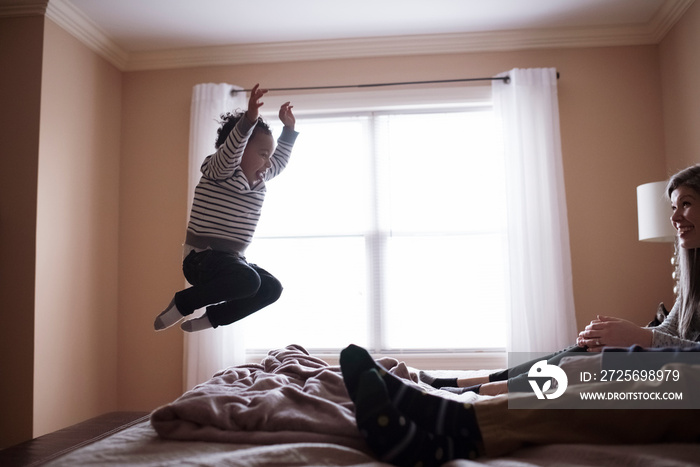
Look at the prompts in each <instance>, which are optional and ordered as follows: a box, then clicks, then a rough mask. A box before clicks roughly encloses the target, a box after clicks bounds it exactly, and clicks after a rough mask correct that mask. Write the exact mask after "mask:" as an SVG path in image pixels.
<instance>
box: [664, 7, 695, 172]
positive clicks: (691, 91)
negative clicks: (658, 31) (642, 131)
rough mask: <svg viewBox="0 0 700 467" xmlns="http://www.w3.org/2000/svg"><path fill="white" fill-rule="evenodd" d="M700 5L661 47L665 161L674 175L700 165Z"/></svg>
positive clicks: (686, 16)
mask: <svg viewBox="0 0 700 467" xmlns="http://www.w3.org/2000/svg"><path fill="white" fill-rule="evenodd" d="M698 48H700V4H698V2H695V3H693V5H692V6H691V7H690V8H689V9H688V11H687V12H686V13H685V15H683V18H681V20H680V22H679V23H678V24H677V25H676V26H675V27H674V28H673V30H672V31H671V33H669V34H668V35H667V36H666V37H665V38H664V40H663V42H662V43H661V46H660V56H661V77H662V83H663V103H664V107H663V108H664V112H663V115H664V127H665V137H666V159H667V162H668V168H669V171H670V172H671V173H672V172H675V171H677V170H679V169H682V168H684V167H687V166H689V165H693V164H697V163H699V162H700V131H698V129H700V86H698V76H700V60H699V59H698Z"/></svg>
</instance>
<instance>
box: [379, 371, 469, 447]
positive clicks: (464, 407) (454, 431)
mask: <svg viewBox="0 0 700 467" xmlns="http://www.w3.org/2000/svg"><path fill="white" fill-rule="evenodd" d="M379 374H380V375H381V377H382V379H383V381H384V383H385V384H386V386H387V388H388V392H389V394H390V395H391V403H392V404H393V405H394V406H395V407H396V408H397V409H398V410H399V411H400V412H401V413H403V414H405V415H406V416H408V417H409V418H410V419H411V420H413V421H414V422H416V423H417V424H418V426H420V427H421V428H423V429H426V430H430V431H431V432H433V433H435V434H438V435H450V436H467V437H470V438H472V439H474V440H475V441H481V432H480V431H479V426H478V424H477V422H476V415H475V413H474V408H473V407H472V405H471V404H469V403H462V402H458V401H454V400H450V399H446V398H444V397H440V396H436V395H434V394H429V393H427V392H425V391H422V390H421V389H419V388H417V387H415V386H412V385H409V384H408V383H405V382H403V381H402V380H401V378H398V377H397V376H394V375H392V374H391V373H389V372H387V371H385V370H383V369H380V370H379Z"/></svg>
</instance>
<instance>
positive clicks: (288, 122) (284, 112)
mask: <svg viewBox="0 0 700 467" xmlns="http://www.w3.org/2000/svg"><path fill="white" fill-rule="evenodd" d="M280 120H281V121H282V123H284V126H285V128H288V129H290V130H293V129H294V124H295V123H296V119H295V118H294V114H293V113H292V106H291V105H289V102H285V103H284V104H282V106H281V107H280Z"/></svg>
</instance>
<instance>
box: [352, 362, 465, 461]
mask: <svg viewBox="0 0 700 467" xmlns="http://www.w3.org/2000/svg"><path fill="white" fill-rule="evenodd" d="M356 396H357V398H356V399H357V400H356V401H355V407H356V418H357V426H358V428H359V429H360V432H361V433H362V435H363V436H364V437H365V439H366V440H367V444H368V445H369V447H370V449H371V450H372V451H373V452H374V453H375V454H376V455H377V456H378V457H379V458H380V459H381V460H382V461H385V462H390V463H392V464H394V465H398V466H415V465H422V466H424V467H431V466H435V467H437V466H440V465H442V464H443V463H445V462H447V461H450V460H452V459H474V458H475V457H477V456H478V449H477V442H475V441H474V440H472V439H470V438H468V437H451V436H444V435H436V434H434V433H431V432H429V431H428V430H424V429H422V428H421V427H419V426H418V425H417V424H416V423H414V422H413V421H411V420H410V419H408V418H407V417H406V416H404V415H403V414H401V412H400V411H399V410H398V409H397V408H396V407H395V406H393V405H392V403H391V400H390V399H389V393H388V390H387V387H386V385H385V384H384V380H383V379H382V377H381V376H380V374H379V372H378V371H377V370H376V369H371V370H368V371H365V372H364V373H362V374H361V375H360V377H359V378H358V382H357V392H356Z"/></svg>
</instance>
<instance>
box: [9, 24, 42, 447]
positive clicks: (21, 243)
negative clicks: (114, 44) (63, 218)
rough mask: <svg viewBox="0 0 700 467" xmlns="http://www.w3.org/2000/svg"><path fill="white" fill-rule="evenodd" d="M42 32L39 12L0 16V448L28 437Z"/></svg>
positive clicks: (32, 367)
mask: <svg viewBox="0 0 700 467" xmlns="http://www.w3.org/2000/svg"><path fill="white" fill-rule="evenodd" d="M43 30H44V19H43V18H41V17H34V18H5V19H0V68H2V70H3V71H2V73H0V102H2V105H0V303H2V305H0V322H2V326H0V448H3V447H6V446H10V445H12V444H15V443H17V442H20V441H23V440H25V439H27V438H30V437H31V436H32V412H33V407H32V391H33V390H32V388H33V384H34V381H33V369H34V365H33V360H34V274H35V261H34V259H35V241H36V236H35V232H36V198H37V164H38V150H39V108H40V92H41V55H42V47H43V37H44V32H43ZM18 44H21V45H22V46H21V47H18ZM6 70H13V72H12V73H8V72H7V71H6Z"/></svg>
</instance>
